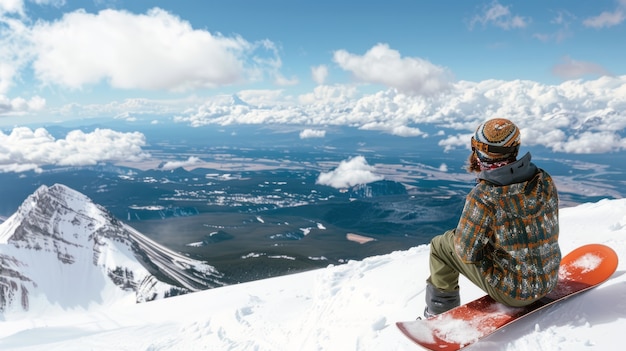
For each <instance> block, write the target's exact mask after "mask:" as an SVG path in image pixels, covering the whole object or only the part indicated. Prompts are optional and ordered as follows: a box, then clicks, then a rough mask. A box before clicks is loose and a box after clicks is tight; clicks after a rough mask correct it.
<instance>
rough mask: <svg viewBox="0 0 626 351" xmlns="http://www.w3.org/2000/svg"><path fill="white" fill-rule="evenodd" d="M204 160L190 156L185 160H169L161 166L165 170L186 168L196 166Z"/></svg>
mask: <svg viewBox="0 0 626 351" xmlns="http://www.w3.org/2000/svg"><path fill="white" fill-rule="evenodd" d="M201 162H202V160H201V159H200V158H198V157H196V156H190V157H189V158H188V159H186V160H184V161H169V162H166V163H165V164H163V166H161V167H160V168H161V169H163V170H166V171H168V170H172V169H176V168H181V167H182V168H185V167H194V166H197V165H198V164H200V163H201Z"/></svg>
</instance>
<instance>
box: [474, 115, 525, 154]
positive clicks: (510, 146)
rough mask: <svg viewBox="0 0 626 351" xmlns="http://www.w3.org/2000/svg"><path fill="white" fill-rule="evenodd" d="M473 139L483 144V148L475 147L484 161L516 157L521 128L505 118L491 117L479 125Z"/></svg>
mask: <svg viewBox="0 0 626 351" xmlns="http://www.w3.org/2000/svg"><path fill="white" fill-rule="evenodd" d="M473 139H474V140H475V141H474V142H476V143H477V144H483V145H482V146H483V147H482V148H478V149H475V151H476V154H477V155H478V158H480V160H481V161H483V162H495V161H499V160H507V159H514V158H515V157H517V152H518V150H519V145H520V142H521V138H520V132H519V128H517V126H516V125H515V124H514V123H513V122H511V121H509V120H508V119H504V118H494V119H490V120H488V121H486V122H484V123H482V124H481V125H479V126H478V128H477V129H476V133H474V138H473ZM490 147H491V148H490Z"/></svg>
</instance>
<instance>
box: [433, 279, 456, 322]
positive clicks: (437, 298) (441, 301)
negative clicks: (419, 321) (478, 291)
mask: <svg viewBox="0 0 626 351" xmlns="http://www.w3.org/2000/svg"><path fill="white" fill-rule="evenodd" d="M459 305H461V296H460V294H459V290H454V291H443V290H439V289H437V288H436V287H435V286H434V285H432V284H430V283H428V284H426V308H425V309H424V317H426V318H430V317H433V316H436V315H438V314H440V313H443V312H445V311H447V310H451V309H453V308H455V307H458V306H459Z"/></svg>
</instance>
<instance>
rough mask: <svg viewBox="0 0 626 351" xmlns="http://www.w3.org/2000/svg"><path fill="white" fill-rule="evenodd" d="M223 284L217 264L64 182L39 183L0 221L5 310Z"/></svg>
mask: <svg viewBox="0 0 626 351" xmlns="http://www.w3.org/2000/svg"><path fill="white" fill-rule="evenodd" d="M157 276H158V277H160V279H161V280H159V279H157V278H156V277H157ZM220 279H221V274H220V273H219V272H217V271H216V270H215V269H214V268H213V267H212V266H210V265H208V264H206V263H204V262H200V261H196V260H192V259H189V258H187V257H185V256H182V255H180V254H178V253H176V252H173V251H171V250H169V249H167V248H165V247H163V246H161V245H159V244H157V243H156V242H154V241H152V240H150V239H149V238H147V237H146V236H144V235H142V234H141V233H139V232H137V231H136V230H134V229H133V228H131V227H129V226H127V225H125V224H124V223H122V222H120V221H119V220H117V219H115V218H114V217H113V216H112V215H111V214H110V213H109V212H108V211H107V210H106V209H104V208H103V207H101V206H99V205H97V204H94V203H93V202H92V201H91V200H90V199H89V198H88V197H86V196H85V195H83V194H81V193H79V192H77V191H75V190H73V189H70V188H68V187H66V186H64V185H61V184H55V185H53V186H50V187H47V186H41V187H40V188H39V189H37V191H35V192H34V193H33V194H32V195H30V196H29V197H28V198H27V199H26V200H25V201H24V203H22V205H21V206H20V207H19V209H18V211H17V212H16V213H14V214H13V215H12V216H11V217H9V218H8V219H7V220H6V221H5V222H4V223H2V224H0V311H2V312H7V311H14V310H16V311H23V310H29V309H30V307H31V306H32V305H33V300H35V301H38V302H40V303H42V304H49V303H50V302H53V303H54V302H56V303H58V304H59V305H60V307H61V308H67V307H75V305H77V304H78V305H81V306H87V305H89V304H92V303H99V304H107V303H113V302H115V299H118V298H120V296H123V295H128V294H134V295H135V299H136V301H138V302H142V301H150V300H154V299H157V298H163V297H167V296H171V295H178V294H184V293H186V292H190V291H197V290H202V289H207V288H212V287H217V286H222V285H223V283H222V282H221V281H220ZM162 280H167V282H164V281H162Z"/></svg>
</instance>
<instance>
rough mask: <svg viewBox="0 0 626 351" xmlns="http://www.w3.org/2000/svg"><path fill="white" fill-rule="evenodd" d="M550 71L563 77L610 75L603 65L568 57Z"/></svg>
mask: <svg viewBox="0 0 626 351" xmlns="http://www.w3.org/2000/svg"><path fill="white" fill-rule="evenodd" d="M552 73H553V74H554V75H556V76H558V77H560V78H563V79H576V78H582V77H585V76H589V75H593V76H603V75H610V73H609V72H608V71H607V70H606V69H605V68H604V67H602V66H601V65H599V64H597V63H593V62H585V61H576V60H573V59H572V58H570V57H564V58H563V60H562V62H561V63H559V64H557V65H555V66H554V67H553V68H552Z"/></svg>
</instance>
